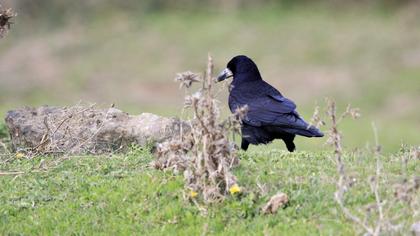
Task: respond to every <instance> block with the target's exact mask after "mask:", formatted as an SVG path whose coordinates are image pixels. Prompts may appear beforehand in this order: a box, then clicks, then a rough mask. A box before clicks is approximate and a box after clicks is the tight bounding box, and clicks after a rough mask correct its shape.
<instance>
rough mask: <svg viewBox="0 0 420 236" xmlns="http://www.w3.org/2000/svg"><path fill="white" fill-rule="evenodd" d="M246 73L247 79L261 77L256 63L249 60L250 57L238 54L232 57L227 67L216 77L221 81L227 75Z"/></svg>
mask: <svg viewBox="0 0 420 236" xmlns="http://www.w3.org/2000/svg"><path fill="white" fill-rule="evenodd" d="M241 74H242V75H248V76H246V78H248V79H250V80H251V79H261V75H260V72H259V70H258V67H257V65H256V64H255V63H254V62H253V61H252V60H251V58H249V57H247V56H244V55H239V56H236V57H234V58H232V59H231V60H230V61H229V62H228V64H227V67H226V68H225V69H224V70H223V71H222V72H221V73H220V74H219V76H218V77H217V81H218V82H220V81H223V80H225V79H227V78H229V77H233V78H234V79H235V77H236V76H237V75H241Z"/></svg>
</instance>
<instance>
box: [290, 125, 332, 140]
mask: <svg viewBox="0 0 420 236" xmlns="http://www.w3.org/2000/svg"><path fill="white" fill-rule="evenodd" d="M285 131H286V132H288V133H292V134H296V135H301V136H305V137H323V136H324V133H322V132H321V131H320V130H319V129H317V128H316V127H315V126H312V125H311V126H309V127H308V128H306V129H302V128H300V129H299V128H286V129H285Z"/></svg>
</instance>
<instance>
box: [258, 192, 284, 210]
mask: <svg viewBox="0 0 420 236" xmlns="http://www.w3.org/2000/svg"><path fill="white" fill-rule="evenodd" d="M288 202H289V197H288V196H287V195H286V194H285V193H277V194H276V195H274V196H272V197H271V198H270V201H268V202H267V204H266V205H265V206H264V207H263V208H262V212H263V213H264V214H274V213H276V212H277V211H278V209H279V208H281V207H284V206H285V205H286V204H287V203H288Z"/></svg>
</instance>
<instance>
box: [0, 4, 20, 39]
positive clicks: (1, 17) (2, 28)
mask: <svg viewBox="0 0 420 236" xmlns="http://www.w3.org/2000/svg"><path fill="white" fill-rule="evenodd" d="M15 16H16V13H14V12H13V11H12V9H11V8H8V9H3V8H2V6H1V5H0V38H3V37H4V36H5V35H6V33H7V32H8V31H9V30H10V26H11V25H12V24H13V22H12V21H10V20H11V19H12V18H13V17H15Z"/></svg>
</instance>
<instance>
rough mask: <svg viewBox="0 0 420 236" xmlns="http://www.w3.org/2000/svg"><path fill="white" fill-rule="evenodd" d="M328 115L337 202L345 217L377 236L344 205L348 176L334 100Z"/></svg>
mask: <svg viewBox="0 0 420 236" xmlns="http://www.w3.org/2000/svg"><path fill="white" fill-rule="evenodd" d="M328 115H329V117H330V119H331V130H330V138H331V139H332V140H331V141H332V145H333V146H334V156H335V160H336V165H337V172H338V181H337V191H336V192H335V196H334V198H335V201H336V202H337V203H338V205H339V207H340V208H341V210H342V212H343V213H344V215H345V217H347V218H348V219H350V220H351V221H353V222H355V223H356V224H358V225H360V226H361V227H363V229H364V230H365V231H366V232H368V233H369V234H370V235H377V234H375V231H374V230H373V229H372V228H371V227H369V226H368V225H367V224H366V223H365V221H362V220H361V219H360V218H359V217H357V216H356V215H354V214H352V213H351V211H350V210H349V209H348V208H347V207H345V205H344V193H345V192H346V191H347V187H346V184H345V180H346V174H345V166H344V161H343V149H342V146H341V135H340V133H339V132H338V128H337V124H338V123H337V112H336V104H335V102H334V101H332V100H329V101H328ZM341 117H342V116H341ZM340 120H341V118H340Z"/></svg>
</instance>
